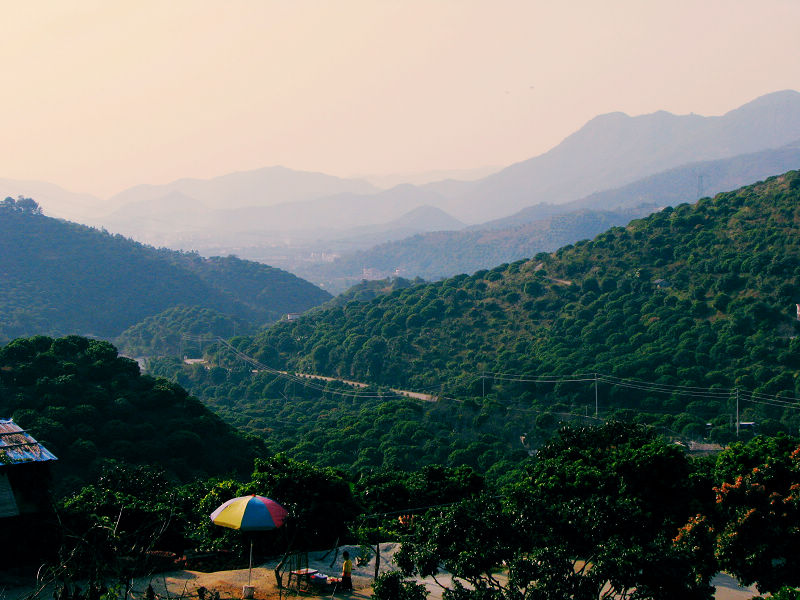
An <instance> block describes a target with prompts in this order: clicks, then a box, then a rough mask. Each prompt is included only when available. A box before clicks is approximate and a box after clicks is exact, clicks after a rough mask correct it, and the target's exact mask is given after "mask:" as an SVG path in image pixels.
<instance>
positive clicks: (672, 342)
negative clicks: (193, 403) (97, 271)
mask: <svg viewBox="0 0 800 600" xmlns="http://www.w3.org/2000/svg"><path fill="white" fill-rule="evenodd" d="M799 211H800V173H797V172H790V173H787V174H786V175H784V176H781V177H775V178H771V179H769V180H767V181H766V182H763V183H759V184H756V185H753V186H749V187H746V188H742V189H740V190H738V191H735V192H730V193H724V194H720V195H718V196H717V197H716V198H714V199H704V200H702V201H700V202H699V203H698V204H696V205H688V204H686V205H680V206H678V207H675V208H674V209H673V208H666V209H664V210H663V211H661V212H659V213H656V214H654V215H652V216H650V217H648V218H645V219H641V220H637V221H633V222H632V223H631V224H630V225H628V226H627V227H624V228H622V227H618V228H613V229H611V230H609V231H607V232H605V233H603V234H601V235H599V236H597V237H596V238H595V239H594V240H592V241H585V242H580V243H578V244H575V245H573V246H567V247H564V248H562V249H560V250H559V251H557V252H555V253H553V254H545V253H541V254H539V255H537V256H536V257H534V258H533V259H531V260H523V261H519V262H516V263H512V264H505V265H501V266H499V267H496V268H495V269H492V270H483V271H478V272H476V273H475V274H473V275H471V276H468V275H459V276H457V277H454V278H451V279H448V280H445V281H442V282H437V283H434V284H429V285H422V286H414V287H411V288H407V289H403V290H398V291H395V292H393V293H391V294H388V295H384V296H381V297H379V298H376V299H374V300H372V301H370V302H350V303H348V304H346V305H345V306H342V307H336V308H330V309H327V310H319V311H315V312H314V313H312V314H309V315H307V316H305V317H303V318H301V319H299V320H297V321H294V322H290V323H280V324H278V325H276V326H274V327H273V328H271V329H269V330H267V331H265V332H264V333H262V334H260V335H258V336H257V337H254V338H237V339H236V340H235V344H236V347H237V348H238V350H239V351H241V352H243V353H245V354H247V355H249V356H251V357H254V358H256V359H257V360H259V361H261V362H262V363H264V364H265V365H266V366H268V367H269V368H273V369H282V370H285V369H289V370H294V371H298V372H306V373H320V374H324V375H329V376H340V377H343V378H346V379H355V380H359V381H365V382H370V383H372V384H375V385H385V386H394V387H399V388H404V389H417V390H434V391H436V392H437V393H438V394H439V395H440V397H451V398H456V399H464V398H473V399H475V400H476V401H478V402H479V403H481V404H487V406H488V405H490V404H494V405H497V406H502V407H509V408H510V407H522V408H525V409H528V410H537V411H542V412H566V413H579V414H591V413H593V412H595V410H597V408H598V407H599V413H600V414H599V416H601V417H602V416H604V415H608V414H609V412H610V411H614V412H615V414H616V413H619V411H623V413H624V411H627V413H624V414H627V418H628V419H629V420H635V421H638V422H642V423H647V424H650V425H654V426H659V427H666V428H669V429H672V430H673V431H675V432H677V433H679V434H684V435H686V436H689V437H692V438H697V437H698V436H699V437H702V436H703V435H706V434H707V433H708V427H709V425H707V424H708V423H710V424H711V425H710V427H711V429H712V434H713V435H712V438H714V439H717V440H719V441H724V440H727V439H731V436H735V434H736V433H737V432H736V431H735V424H734V421H735V420H736V416H737V415H738V421H744V422H756V423H757V426H758V428H759V430H760V431H762V432H764V433H775V432H777V431H780V430H788V431H792V432H796V431H797V430H798V426H800V412H798V410H797V404H796V400H795V399H796V398H797V397H798V396H800V381H798V380H797V378H796V377H795V375H796V372H797V368H798V366H800V341H799V340H800V338H798V337H797V334H798V331H799V330H800V322H798V320H797V316H796V303H797V301H798V299H799V298H798V295H800V236H798V224H800V212H799ZM214 360H215V361H216V362H215V364H217V363H218V364H220V365H222V366H226V365H228V366H230V365H232V364H234V363H230V362H226V361H227V360H228V359H227V358H226V356H225V355H224V352H221V353H220V354H219V356H217V357H215V358H214ZM578 374H583V376H582V377H575V375H578ZM173 376H174V375H173ZM545 376H546V377H545ZM219 377H220V376H218V379H219ZM249 377H250V376H245V381H244V382H240V383H237V384H236V387H238V388H239V389H244V390H248V391H247V394H246V395H237V394H232V395H229V396H228V399H227V402H229V403H232V405H234V406H235V405H236V404H237V403H238V402H239V401H240V400H241V399H246V401H247V402H253V401H254V399H256V398H259V397H262V396H259V394H260V392H259V389H258V385H259V384H258V383H257V382H255V381H254V380H251V379H249ZM548 378H550V379H548ZM223 379H224V378H223ZM570 379H571V381H566V380H570ZM576 379H578V381H576ZM636 382H639V383H636ZM186 383H187V385H190V383H189V381H188V380H187V382H186ZM251 383H255V385H253V386H252V387H249V386H250V385H251ZM262 387H263V385H262ZM192 389H193V392H194V393H196V394H198V395H199V396H200V397H201V398H203V399H205V400H208V399H209V398H211V397H213V396H214V393H215V392H214V391H213V390H212V391H211V393H206V392H204V391H203V389H202V385H201V386H200V387H198V388H196V389H195V388H192ZM217 395H218V396H219V395H220V394H219V392H218V391H217ZM737 400H738V402H737ZM737 404H738V408H739V412H738V413H737ZM492 410H493V409H492ZM487 412H491V410H487Z"/></svg>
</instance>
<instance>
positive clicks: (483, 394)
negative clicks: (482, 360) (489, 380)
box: [481, 373, 486, 398]
mask: <svg viewBox="0 0 800 600" xmlns="http://www.w3.org/2000/svg"><path fill="white" fill-rule="evenodd" d="M481 397H483V398H486V375H484V374H483V373H481Z"/></svg>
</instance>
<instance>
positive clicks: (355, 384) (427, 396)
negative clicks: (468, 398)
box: [295, 373, 438, 402]
mask: <svg viewBox="0 0 800 600" xmlns="http://www.w3.org/2000/svg"><path fill="white" fill-rule="evenodd" d="M295 375H296V376H297V377H303V378H305V379H321V380H323V381H340V382H342V383H346V384H347V385H352V386H353V387H357V388H366V387H369V384H368V383H362V382H361V381H350V380H349V379H339V378H337V377H326V376H324V375H314V374H312V373H295ZM390 391H392V392H394V393H395V394H398V395H400V396H405V397H406V398H414V399H415V400H422V401H423V402H436V400H437V399H438V398H437V397H436V396H434V395H432V394H423V393H421V392H410V391H408V390H397V389H394V388H390Z"/></svg>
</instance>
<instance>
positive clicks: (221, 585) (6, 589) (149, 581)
mask: <svg viewBox="0 0 800 600" xmlns="http://www.w3.org/2000/svg"><path fill="white" fill-rule="evenodd" d="M397 547H398V545H397V544H394V543H392V544H382V545H381V562H380V572H381V573H383V572H385V571H389V570H392V569H393V568H394V564H393V561H392V559H393V556H394V553H395V552H396V550H397ZM338 550H339V551H338V553H336V552H335V551H330V552H327V554H326V551H325V550H322V551H319V552H310V553H309V554H308V567H309V568H310V569H316V570H317V571H318V572H320V573H322V574H325V575H329V576H334V577H335V576H338V575H339V574H340V573H341V569H342V552H343V551H344V550H347V551H349V552H350V556H351V558H353V559H354V560H353V588H354V589H353V591H351V592H345V591H343V590H340V589H335V588H334V587H333V586H331V587H330V588H329V589H328V591H322V590H316V591H299V590H297V589H283V590H279V589H278V587H277V584H276V581H275V575H274V570H275V567H276V565H277V561H271V562H266V563H261V564H258V565H256V566H254V567H253V573H252V580H251V582H252V583H251V585H252V586H253V587H254V588H255V590H254V599H255V600H281V599H284V598H285V599H287V600H295V599H296V598H301V597H302V598H309V599H315V598H316V599H320V600H321V599H322V598H325V597H329V598H334V597H336V598H342V599H347V598H350V599H352V600H363V599H367V598H371V596H372V578H373V576H374V573H375V557H374V556H372V557H371V559H370V560H369V562H368V563H366V564H364V565H360V564H358V562H357V561H356V560H355V557H357V556H358V555H359V553H360V549H359V547H358V546H342V547H340V548H339V549H338ZM1 576H2V574H1V573H0V577H1ZM286 577H287V576H286V574H284V584H286ZM438 579H439V582H440V583H442V584H444V585H447V584H448V583H450V577H449V576H447V575H443V576H440V577H439V578H438ZM247 582H248V570H247V569H236V570H231V571H215V572H213V573H203V572H200V571H188V570H185V571H172V572H168V573H159V574H157V575H154V576H153V577H142V578H138V579H136V580H134V581H133V586H132V589H131V599H132V600H143V599H144V598H145V593H146V590H147V587H148V585H152V586H153V590H154V591H155V594H156V598H158V599H160V600H180V599H183V598H185V599H187V600H194V599H196V598H198V592H197V590H198V588H200V587H204V588H205V589H206V590H208V593H209V594H211V593H214V592H218V593H219V596H220V598H221V599H222V600H225V599H241V598H242V588H243V587H244V586H245V585H247ZM34 583H35V581H34V582H25V581H21V580H17V581H7V582H4V581H2V579H0V600H31V599H32V598H33V596H32V594H34V593H35V591H36V589H35V587H34V585H33V584H34ZM418 583H421V584H423V585H425V587H426V588H427V590H428V591H429V592H430V595H429V596H428V600H441V598H442V588H441V587H440V586H439V585H438V584H437V583H436V581H434V580H433V579H432V578H426V579H421V580H418ZM712 583H713V584H714V585H715V586H716V594H715V598H716V600H748V599H749V598H752V597H753V596H755V595H757V592H756V590H755V589H754V588H742V587H740V586H739V585H738V584H737V583H736V580H734V579H733V578H732V577H729V576H728V575H725V574H722V573H721V574H719V575H717V576H716V577H715V578H714V580H713V582H712ZM37 597H38V599H40V600H50V599H51V598H53V590H52V589H50V588H45V589H43V590H41V591H40V592H39V594H38V596H37ZM206 597H207V598H209V596H206ZM676 600H677V599H676Z"/></svg>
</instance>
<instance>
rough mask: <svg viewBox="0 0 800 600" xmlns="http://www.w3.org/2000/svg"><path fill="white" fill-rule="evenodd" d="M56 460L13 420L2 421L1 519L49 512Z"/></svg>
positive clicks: (0, 449)
mask: <svg viewBox="0 0 800 600" xmlns="http://www.w3.org/2000/svg"><path fill="white" fill-rule="evenodd" d="M54 460H57V459H56V457H55V456H54V455H53V453H52V452H50V451H49V450H48V449H47V448H45V447H44V446H42V445H41V444H40V443H39V442H37V441H36V440H35V439H34V437H33V436H32V435H31V434H30V433H28V432H27V431H25V430H24V429H22V428H21V427H20V426H19V425H17V424H16V423H14V421H13V419H0V519H2V518H7V517H16V516H19V515H23V514H28V513H36V512H39V511H40V510H43V509H45V510H46V507H47V503H48V499H49V487H50V463H51V462H52V461H54Z"/></svg>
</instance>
